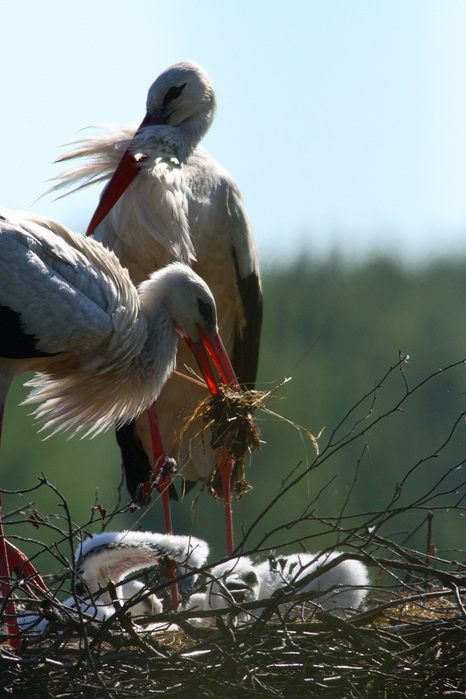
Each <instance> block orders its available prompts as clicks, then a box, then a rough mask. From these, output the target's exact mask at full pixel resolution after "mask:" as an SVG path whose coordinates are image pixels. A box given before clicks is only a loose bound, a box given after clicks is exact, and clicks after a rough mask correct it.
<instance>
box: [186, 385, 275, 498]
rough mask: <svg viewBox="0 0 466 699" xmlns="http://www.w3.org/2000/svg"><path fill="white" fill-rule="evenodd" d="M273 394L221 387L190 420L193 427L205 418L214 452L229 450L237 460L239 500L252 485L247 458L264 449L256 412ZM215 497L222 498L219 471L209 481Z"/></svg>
mask: <svg viewBox="0 0 466 699" xmlns="http://www.w3.org/2000/svg"><path fill="white" fill-rule="evenodd" d="M268 395H270V394H269V393H266V392H263V391H238V390H234V389H232V388H229V387H228V386H223V385H222V386H219V392H218V393H217V395H215V396H210V397H209V398H206V399H205V400H203V401H202V402H201V403H200V404H199V405H198V406H197V408H196V410H195V411H194V413H193V414H192V415H191V417H190V418H189V420H188V424H187V425H186V427H187V426H189V425H190V424H191V423H192V422H194V421H195V420H197V419H199V418H201V419H202V422H203V428H202V432H203V433H204V432H205V430H206V429H209V430H210V444H211V446H212V448H213V449H217V450H220V449H225V451H226V453H227V454H228V455H229V456H232V457H233V458H234V459H235V462H236V463H235V468H234V471H233V476H232V483H231V491H232V496H233V497H234V498H235V499H239V498H240V497H242V496H243V495H244V494H245V493H247V492H248V490H250V489H251V486H250V484H249V483H248V482H247V480H246V478H245V469H244V457H245V456H246V455H247V454H252V452H254V451H256V450H257V449H260V445H261V442H260V433H259V430H258V428H257V426H256V424H255V422H254V418H253V413H254V411H255V410H256V409H257V408H258V407H262V406H263V405H264V400H265V398H266V397H267V396H268ZM208 486H209V490H210V492H211V494H212V495H213V496H214V497H218V498H221V497H222V496H223V493H222V483H221V478H220V476H219V474H218V472H217V470H216V469H215V470H214V471H213V472H212V474H211V476H210V478H209V481H208Z"/></svg>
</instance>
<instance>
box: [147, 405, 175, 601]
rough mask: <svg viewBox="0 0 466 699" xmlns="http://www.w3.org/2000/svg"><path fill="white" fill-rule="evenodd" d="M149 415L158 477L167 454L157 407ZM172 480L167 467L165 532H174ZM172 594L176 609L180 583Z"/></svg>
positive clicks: (163, 482)
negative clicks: (163, 443)
mask: <svg viewBox="0 0 466 699" xmlns="http://www.w3.org/2000/svg"><path fill="white" fill-rule="evenodd" d="M147 414H148V417H149V428H150V436H151V443H152V457H153V462H154V473H153V478H154V479H157V478H158V477H159V476H160V471H161V469H163V467H164V465H165V463H166V454H165V450H164V448H163V445H162V438H161V436H160V431H159V425H158V422H157V414H156V412H155V407H154V406H153V405H152V406H151V407H150V408H149V409H148V411H147ZM171 481H172V477H171V473H170V470H169V469H167V471H166V473H165V474H163V475H162V477H161V479H160V494H161V496H162V504H163V515H164V520H165V533H166V534H173V525H172V516H171V508H170V484H171ZM169 577H171V578H175V577H176V570H175V567H174V566H173V567H172V569H171V570H170V571H169ZM171 595H172V602H173V606H174V608H175V609H177V607H178V606H179V604H180V596H179V593H178V585H177V584H176V583H175V582H174V583H172V585H171Z"/></svg>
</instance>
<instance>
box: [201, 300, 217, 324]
mask: <svg viewBox="0 0 466 699" xmlns="http://www.w3.org/2000/svg"><path fill="white" fill-rule="evenodd" d="M197 306H198V308H199V313H200V314H201V316H202V320H203V321H204V324H205V325H206V326H207V327H212V326H213V325H215V318H214V309H213V307H212V305H211V304H210V303H208V302H207V301H203V299H199V298H198V299H197Z"/></svg>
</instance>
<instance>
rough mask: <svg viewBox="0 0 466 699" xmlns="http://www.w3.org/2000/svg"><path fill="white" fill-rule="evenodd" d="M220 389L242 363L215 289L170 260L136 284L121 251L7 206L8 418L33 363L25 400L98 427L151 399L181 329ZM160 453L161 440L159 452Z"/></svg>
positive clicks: (1, 277)
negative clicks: (227, 335)
mask: <svg viewBox="0 0 466 699" xmlns="http://www.w3.org/2000/svg"><path fill="white" fill-rule="evenodd" d="M179 336H181V337H183V338H184V339H185V340H186V343H187V345H189V347H190V349H191V350H192V352H193V353H194V355H195V357H196V359H197V361H198V363H199V366H200V367H201V371H202V372H203V374H204V376H205V379H206V383H207V385H208V386H209V387H210V389H211V390H212V392H216V391H217V390H218V387H217V381H216V378H215V375H214V373H213V370H212V367H211V365H210V361H209V356H212V357H214V358H215V360H216V364H217V367H218V368H219V370H220V371H221V372H222V378H223V380H224V381H225V382H226V383H228V382H231V381H232V380H233V379H234V373H233V369H232V367H231V364H230V362H229V359H228V356H227V354H226V352H225V350H224V348H223V345H222V343H221V340H220V338H219V335H218V326H217V314H216V308H215V301H214V298H213V296H212V294H211V292H210V290H209V288H208V286H207V284H206V283H205V282H204V281H203V280H202V279H201V278H200V277H199V276H198V275H197V274H196V273H195V272H194V271H193V270H192V269H191V268H190V267H188V266H186V265H183V264H181V263H173V264H171V265H168V266H167V267H165V268H164V269H162V270H158V271H157V272H154V273H153V274H151V276H150V278H149V279H148V280H146V281H145V282H143V283H142V284H140V285H139V287H138V288H137V289H136V287H135V286H134V284H133V283H132V282H131V280H130V278H129V275H128V273H127V271H126V270H125V269H124V268H123V267H122V266H121V265H120V263H119V261H118V259H117V258H116V256H115V255H114V254H113V253H112V252H110V251H109V250H106V249H105V248H104V247H103V246H102V245H101V244H100V243H98V242H97V241H95V240H91V239H86V238H83V237H82V236H80V235H77V234H75V233H72V232H71V231H68V230H67V229H66V228H64V227H63V226H61V225H60V224H58V223H56V222H54V221H50V220H48V219H44V218H42V217H39V216H34V215H27V214H24V213H21V212H11V211H7V210H5V209H0V430H1V420H2V418H3V411H4V405H5V400H6V395H7V392H8V388H9V386H10V383H11V381H12V379H13V378H14V377H15V376H16V375H17V374H20V373H23V372H25V371H35V372H40V373H38V374H36V375H35V377H34V378H33V379H32V380H31V381H30V382H29V384H28V385H31V386H33V389H34V390H33V391H32V393H31V394H30V396H29V397H28V398H27V400H26V403H39V404H40V405H39V407H38V408H37V410H36V414H37V416H38V417H39V418H40V419H42V421H43V422H44V423H45V427H46V428H49V429H51V430H52V431H58V430H66V431H69V432H71V434H75V433H77V432H80V431H82V430H87V433H90V434H96V433H98V432H100V431H102V430H105V429H107V428H109V427H111V426H112V425H114V424H117V425H123V424H124V423H125V422H128V421H130V420H133V419H135V418H136V417H137V416H138V415H140V414H141V413H142V411H144V410H145V409H146V408H148V407H149V406H151V405H152V403H153V401H154V399H156V398H157V396H158V395H159V394H160V391H161V390H162V388H163V386H164V384H165V382H166V381H167V380H168V378H169V376H170V374H171V372H172V371H173V369H174V366H175V358H176V350H177V345H178V337H179ZM160 456H161V454H160V453H157V451H154V458H155V459H160Z"/></svg>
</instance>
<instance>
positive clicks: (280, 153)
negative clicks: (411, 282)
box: [0, 0, 466, 260]
mask: <svg viewBox="0 0 466 699" xmlns="http://www.w3.org/2000/svg"><path fill="white" fill-rule="evenodd" d="M0 20H1V26H2V40H1V43H0V85H1V93H2V103H1V106H2V108H1V111H0V124H1V129H0V148H1V153H2V159H1V169H0V191H1V195H2V196H1V203H2V204H3V205H5V206H9V207H12V208H23V209H32V210H36V211H39V212H41V213H43V214H46V215H48V216H51V217H54V218H57V219H58V220H60V221H62V222H63V223H65V224H66V225H68V226H70V227H72V228H75V229H82V228H83V227H85V225H86V223H87V221H88V219H89V216H90V215H91V213H92V210H93V207H94V206H95V204H96V201H97V198H98V193H99V189H98V187H96V188H93V189H90V190H88V191H87V192H85V193H82V194H79V195H73V196H71V197H68V198H66V199H64V200H62V201H60V202H54V201H53V199H52V197H50V196H49V197H45V198H42V199H40V200H39V201H35V200H36V199H37V197H38V196H40V194H42V193H43V192H44V191H45V189H46V187H47V185H46V183H45V181H46V180H47V179H48V178H50V177H53V176H54V175H56V174H58V172H59V171H60V167H59V166H57V165H53V164H52V161H53V160H54V159H55V158H56V157H57V156H58V155H59V154H60V152H61V150H60V148H59V146H60V144H63V143H66V142H69V141H71V140H73V139H75V138H77V137H78V136H79V131H80V129H82V128H83V127H86V126H88V125H91V124H96V123H135V124H136V123H138V122H139V121H140V120H141V118H142V116H143V114H144V107H145V99H146V93H147V89H148V87H149V85H150V83H151V82H152V81H153V80H154V79H155V77H156V76H157V75H158V74H159V72H161V70H163V69H164V68H166V67H167V66H168V65H170V64H172V63H174V62H176V61H178V60H182V59H185V58H193V59H195V60H197V61H198V62H199V63H201V64H202V65H203V66H204V67H205V68H206V69H207V71H208V72H209V73H210V75H211V78H212V80H213V82H214V85H215V87H216V91H217V94H218V104H219V107H218V112H217V116H216V119H215V121H214V124H213V126H212V128H211V130H210V132H209V134H208V136H207V137H206V139H205V145H206V146H207V148H209V150H210V151H211V152H212V154H213V155H214V156H215V157H216V158H217V159H218V160H219V161H220V162H221V163H222V164H223V165H224V166H225V167H226V168H227V169H228V170H229V171H230V172H231V173H232V174H233V175H234V176H235V178H236V180H237V181H238V183H239V185H240V187H241V189H242V192H243V195H244V198H245V200H246V204H247V207H248V210H249V213H250V216H251V219H252V222H253V225H254V229H255V231H256V237H257V240H258V245H259V250H260V253H261V257H262V259H263V260H273V259H276V258H281V257H282V256H283V255H288V254H292V253H293V251H296V250H302V249H303V247H307V248H308V249H309V250H310V251H311V253H313V252H314V253H317V252H319V253H320V252H322V251H328V250H329V249H334V248H335V247H338V248H339V249H341V250H343V251H345V252H346V253H348V254H350V253H351V254H357V255H359V254H361V253H365V252H367V251H373V250H395V251H397V252H399V253H401V254H404V255H406V256H409V257H410V258H414V259H419V258H421V259H423V258H425V257H426V256H430V255H437V254H446V255H448V254H451V255H453V254H458V253H462V254H465V253H466V89H465V88H466V41H465V36H466V3H465V2H463V0H436V1H432V0H410V2H405V0H378V1H377V2H374V0H325V1H324V0H322V1H321V2H313V1H312V0H302V1H297V0H289V1H288V2H286V3H283V2H277V1H275V0H267V1H266V0H255V2H252V1H251V0H236V1H233V0H197V2H195V1H194V0H191V1H190V2H188V1H186V0H170V2H166V1H165V2H161V1H160V0H132V2H128V1H127V0H126V1H121V0H99V1H98V2H96V1H95V0H81V1H80V2H75V1H73V0H67V2H63V0H47V1H46V2H45V1H44V0H42V1H38V0H29V1H25V0H15V2H9V3H7V2H4V3H2V6H1V10H0Z"/></svg>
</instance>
